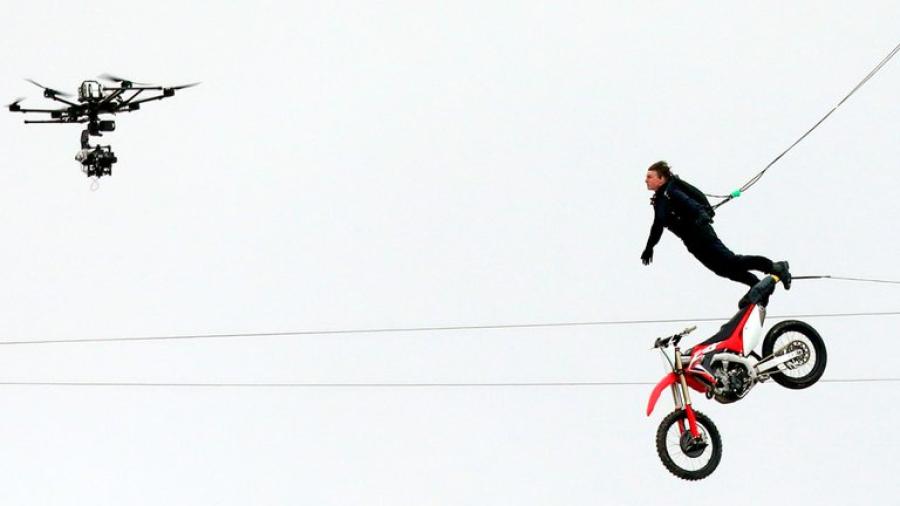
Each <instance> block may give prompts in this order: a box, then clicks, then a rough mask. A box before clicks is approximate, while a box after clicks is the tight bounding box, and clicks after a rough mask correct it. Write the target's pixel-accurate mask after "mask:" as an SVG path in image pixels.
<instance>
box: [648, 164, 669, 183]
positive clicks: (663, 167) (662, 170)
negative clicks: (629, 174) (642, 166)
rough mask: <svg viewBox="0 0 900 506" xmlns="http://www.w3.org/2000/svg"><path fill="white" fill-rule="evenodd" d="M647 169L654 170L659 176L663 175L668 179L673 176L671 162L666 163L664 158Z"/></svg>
mask: <svg viewBox="0 0 900 506" xmlns="http://www.w3.org/2000/svg"><path fill="white" fill-rule="evenodd" d="M647 170H652V171H653V172H656V175H657V176H659V177H663V178H666V179H671V178H672V169H671V168H669V164H668V163H666V162H665V161H664V160H660V161H658V162H656V163H654V164H653V165H651V166H650V167H647Z"/></svg>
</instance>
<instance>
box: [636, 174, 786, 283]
mask: <svg viewBox="0 0 900 506" xmlns="http://www.w3.org/2000/svg"><path fill="white" fill-rule="evenodd" d="M645 182H646V183H647V189H648V190H650V191H652V192H654V193H653V198H651V203H652V204H653V209H654V213H655V214H654V218H653V226H652V227H651V228H650V237H649V238H648V239H647V246H646V247H645V248H644V252H643V253H642V254H641V261H642V262H643V263H644V265H650V263H651V262H652V261H653V247H654V246H656V244H657V243H658V242H659V239H660V237H662V232H663V227H665V228H668V229H669V230H670V231H672V233H673V234H675V235H677V236H678V237H679V238H681V240H682V242H684V245H685V246H687V249H688V251H690V252H691V254H693V255H694V256H695V257H697V260H700V263H702V264H703V265H704V266H706V267H707V268H708V269H709V270H711V271H713V272H714V273H716V274H718V275H719V276H722V277H724V278H728V279H731V280H734V281H737V282H738V283H743V284H745V285H748V286H750V287H751V288H752V287H753V286H754V285H756V284H757V283H758V282H759V278H757V277H756V275H754V274H753V273H751V272H750V271H751V270H754V271H761V272H764V273H766V274H774V275H776V276H778V277H779V278H780V279H781V281H782V283H784V288H785V289H786V290H790V289H791V273H790V271H789V270H788V263H787V262H772V261H771V260H769V259H768V258H766V257H762V256H755V255H736V254H734V253H733V252H732V251H731V250H730V249H728V248H727V247H726V246H725V245H724V244H722V240H721V239H719V237H718V236H717V235H716V232H715V230H713V228H712V214H713V209H712V207H711V206H710V205H709V202H708V201H707V200H706V197H704V196H703V194H702V193H700V191H699V190H697V189H696V188H694V187H692V186H690V185H689V184H687V183H685V182H684V181H681V180H680V179H678V176H676V175H674V174H672V171H671V169H670V168H669V165H668V164H667V163H666V162H664V161H660V162H656V163H654V164H653V165H651V166H650V167H649V168H648V169H647V178H646V180H645Z"/></svg>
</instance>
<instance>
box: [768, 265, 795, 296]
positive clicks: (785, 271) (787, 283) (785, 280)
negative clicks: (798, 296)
mask: <svg viewBox="0 0 900 506" xmlns="http://www.w3.org/2000/svg"><path fill="white" fill-rule="evenodd" d="M772 274H774V275H776V276H778V278H779V279H781V282H782V284H784V289H785V290H790V289H791V271H790V266H789V265H788V263H787V260H784V261H781V262H775V263H773V264H772Z"/></svg>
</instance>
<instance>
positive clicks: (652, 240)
mask: <svg viewBox="0 0 900 506" xmlns="http://www.w3.org/2000/svg"><path fill="white" fill-rule="evenodd" d="M667 206H668V202H667V201H666V199H664V198H663V199H659V200H658V201H657V202H656V203H655V204H654V206H653V209H654V211H655V212H654V214H653V225H652V226H651V227H650V237H648V238H647V246H646V247H644V252H643V253H641V262H643V263H644V265H650V263H651V262H653V247H654V246H656V244H657V243H659V239H660V238H661V237H662V233H663V222H664V220H665V217H666V210H667V209H666V208H667Z"/></svg>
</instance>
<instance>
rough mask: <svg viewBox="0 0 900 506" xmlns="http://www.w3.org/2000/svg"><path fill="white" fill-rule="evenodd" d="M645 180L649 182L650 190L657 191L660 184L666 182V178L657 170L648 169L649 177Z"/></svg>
mask: <svg viewBox="0 0 900 506" xmlns="http://www.w3.org/2000/svg"><path fill="white" fill-rule="evenodd" d="M644 182H645V183H647V189H648V190H650V191H654V192H655V191H656V190H658V189H659V187H660V186H662V185H664V184H666V178H664V177H660V176H659V174H657V173H656V171H655V170H648V171H647V178H646V179H644Z"/></svg>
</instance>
